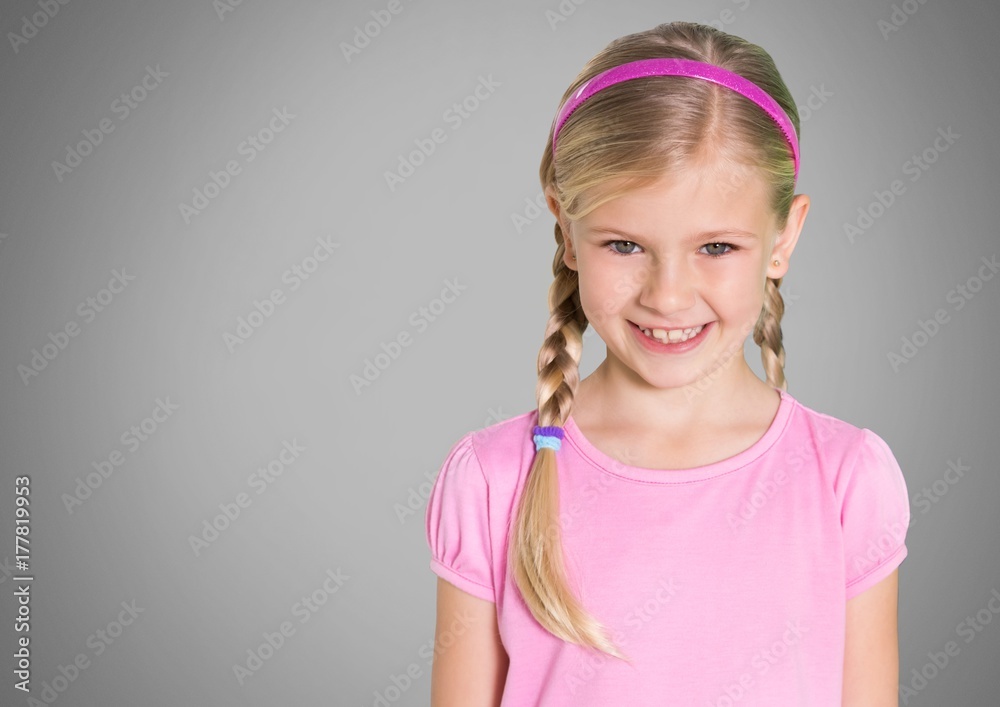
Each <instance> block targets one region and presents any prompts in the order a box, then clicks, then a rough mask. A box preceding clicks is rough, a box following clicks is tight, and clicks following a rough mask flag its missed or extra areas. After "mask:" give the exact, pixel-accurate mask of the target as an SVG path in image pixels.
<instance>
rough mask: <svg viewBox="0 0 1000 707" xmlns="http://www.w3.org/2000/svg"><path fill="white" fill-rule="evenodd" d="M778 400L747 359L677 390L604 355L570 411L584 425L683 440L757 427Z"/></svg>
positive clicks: (578, 393)
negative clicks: (659, 385)
mask: <svg viewBox="0 0 1000 707" xmlns="http://www.w3.org/2000/svg"><path fill="white" fill-rule="evenodd" d="M620 369H621V370H620ZM779 402H780V396H779V393H778V391H777V390H775V389H774V388H773V387H772V386H770V385H768V384H767V383H765V382H764V381H762V380H761V379H760V378H758V377H757V374H755V373H754V372H753V371H752V370H751V369H750V367H749V366H748V365H747V363H746V360H744V359H743V358H742V357H739V359H738V360H736V361H733V362H732V364H731V365H730V366H727V367H724V369H723V370H721V371H716V372H715V373H714V374H713V376H711V377H705V378H704V379H702V380H700V381H693V382H692V383H690V384H688V385H684V386H681V387H677V388H656V387H653V386H651V385H650V384H649V383H648V382H646V381H645V380H644V379H642V378H641V377H639V376H638V375H637V374H636V373H635V372H634V371H632V370H630V369H628V368H625V367H616V366H614V363H613V362H611V361H610V360H609V359H605V360H604V362H602V363H601V365H600V366H598V367H597V369H596V370H595V371H594V372H593V373H592V374H590V375H589V376H587V377H586V378H584V379H583V380H582V381H580V385H579V387H578V389H577V394H576V397H575V399H574V402H573V408H572V411H571V414H572V415H573V419H574V420H575V421H576V422H577V424H578V425H579V426H580V427H581V428H582V427H584V426H590V427H592V428H594V427H604V428H619V429H630V430H633V431H634V432H636V433H638V434H642V433H643V432H644V431H645V432H648V433H649V434H651V435H658V436H662V435H667V436H671V437H677V438H681V437H690V436H691V434H692V433H700V434H704V433H705V432H706V431H712V430H714V431H718V430H720V429H723V430H724V429H733V428H738V427H748V426H749V427H755V426H758V424H759V423H760V421H761V420H770V419H771V418H772V417H773V416H774V413H775V412H776V411H777V408H778V403H779Z"/></svg>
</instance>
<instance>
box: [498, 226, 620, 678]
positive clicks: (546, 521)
mask: <svg viewBox="0 0 1000 707" xmlns="http://www.w3.org/2000/svg"><path fill="white" fill-rule="evenodd" d="M555 233H556V242H557V243H558V244H559V245H558V248H557V249H556V256H555V260H554V261H553V264H552V272H553V274H554V276H555V280H554V281H553V283H552V286H551V287H550V288H549V311H550V312H551V315H550V316H549V321H548V325H547V326H546V328H545V340H544V342H543V344H542V348H541V351H540V352H539V354H538V385H537V388H536V396H537V398H538V423H537V424H538V425H539V426H543V427H548V426H559V427H561V426H563V425H564V423H565V422H566V419H567V418H568V417H569V414H570V409H571V408H572V406H573V399H574V397H575V395H576V389H577V386H578V384H579V382H580V356H581V354H582V352H583V332H584V331H585V330H586V328H587V318H586V315H584V313H583V308H582V307H581V306H580V290H579V287H578V279H577V273H576V271H574V270H572V269H570V268H568V267H566V264H565V263H564V262H563V254H564V252H565V244H564V242H563V237H562V230H561V228H560V227H559V224H558V223H557V224H556V226H555ZM509 551H510V556H509V558H508V561H509V563H510V565H511V566H512V567H513V573H514V581H515V583H516V585H517V588H518V590H519V591H520V593H521V596H522V598H523V599H524V602H525V604H526V605H527V607H528V609H530V611H531V613H532V615H533V616H534V617H535V619H536V620H537V621H538V623H539V624H541V625H542V626H543V627H544V628H545V629H546V630H548V631H549V632H550V633H552V634H553V635H555V636H558V637H559V638H561V639H563V640H565V641H568V642H570V643H576V644H579V645H583V646H588V647H591V648H596V649H598V650H601V651H604V652H605V653H608V654H610V655H613V656H616V657H618V658H622V659H623V660H628V658H627V657H625V656H624V655H623V654H622V653H621V652H620V651H619V650H618V648H617V647H616V646H615V645H614V644H613V643H612V642H611V641H610V640H609V639H608V638H607V636H606V635H605V632H604V627H603V626H602V625H601V624H600V622H598V621H597V620H596V619H595V618H594V617H593V616H591V615H590V614H589V613H588V612H587V611H586V610H585V609H584V608H583V606H582V605H581V603H580V601H579V600H578V599H577V598H576V596H574V594H573V593H572V591H570V588H569V583H568V581H567V575H566V568H565V562H564V557H563V547H562V541H561V538H560V526H559V476H558V467H557V464H556V453H555V450H553V449H548V448H542V449H539V450H538V451H536V452H535V459H534V462H533V463H532V466H531V470H530V472H529V475H528V480H527V482H526V483H525V487H524V490H523V492H522V494H521V499H520V503H519V504H518V509H517V516H516V519H515V521H514V524H513V536H512V538H511V542H510V550H509Z"/></svg>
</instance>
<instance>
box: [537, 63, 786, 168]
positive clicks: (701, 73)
mask: <svg viewBox="0 0 1000 707" xmlns="http://www.w3.org/2000/svg"><path fill="white" fill-rule="evenodd" d="M646 76H690V77H693V78H697V79H705V80H706V81H712V82H713V83H717V84H720V85H722V86H725V87H727V88H731V89H732V90H734V91H736V92H737V93H739V94H741V95H743V96H745V97H747V98H749V99H750V100H751V101H753V102H754V103H756V104H757V105H758V106H760V107H761V108H763V109H764V112H765V113H767V114H768V115H769V116H771V119H772V120H774V122H775V123H777V124H778V127H779V128H781V132H783V133H784V134H785V139H786V140H788V144H789V146H790V147H791V148H792V157H793V158H794V160H795V177H796V179H797V178H798V176H799V141H798V137H797V135H796V133H795V126H794V125H792V121H790V120H789V119H788V116H787V115H786V114H785V111H784V110H782V108H781V106H780V105H778V103H777V101H775V100H774V99H773V98H771V96H769V95H768V94H767V92H766V91H764V90H763V89H762V88H761V87H760V86H758V85H757V84H755V83H753V82H752V81H749V80H747V79H745V78H743V77H742V76H740V75H738V74H734V73H733V72H732V71H729V70H727V69H723V68H722V67H721V66H716V65H715V64H707V63H705V62H702V61H694V60H692V59H668V58H662V59H640V60H639V61H632V62H629V63H627V64H621V65H619V66H615V67H612V68H610V69H608V70H607V71H604V72H602V73H600V74H598V75H597V76H594V77H593V78H591V79H590V80H589V81H587V82H586V83H584V84H583V85H582V86H580V88H578V89H577V90H576V92H575V93H573V95H571V96H570V97H569V98H568V99H567V100H566V103H564V104H563V106H562V108H561V109H560V110H559V114H558V115H557V116H556V120H555V123H554V125H555V127H554V129H553V132H552V153H553V155H554V154H555V149H556V137H557V136H558V135H559V131H560V130H561V129H562V126H563V123H565V122H566V120H567V119H568V118H569V116H570V115H571V114H572V113H573V111H575V110H576V109H577V108H579V107H580V104H581V103H583V102H584V101H586V100H587V99H588V98H590V97H591V96H593V95H594V94H595V93H597V92H598V91H600V90H602V89H605V88H607V87H608V86H612V85H614V84H616V83H621V82H622V81H629V80H631V79H638V78H643V77H646Z"/></svg>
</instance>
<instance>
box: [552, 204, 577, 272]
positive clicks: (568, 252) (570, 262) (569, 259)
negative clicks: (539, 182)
mask: <svg viewBox="0 0 1000 707" xmlns="http://www.w3.org/2000/svg"><path fill="white" fill-rule="evenodd" d="M545 203H546V204H548V207H549V211H551V212H552V215H553V216H555V217H556V221H558V222H559V229H560V230H561V231H562V236H563V243H564V244H565V252H564V253H563V262H564V263H565V264H566V267H568V268H569V269H570V270H576V260H575V259H574V257H573V256H574V255H576V253H575V252H574V251H573V237H572V234H571V233H570V230H569V224H568V223H567V221H566V219H564V218H563V213H562V209H561V208H559V201H558V199H556V192H555V188H554V187H553V186H551V185H550V186H547V187H545Z"/></svg>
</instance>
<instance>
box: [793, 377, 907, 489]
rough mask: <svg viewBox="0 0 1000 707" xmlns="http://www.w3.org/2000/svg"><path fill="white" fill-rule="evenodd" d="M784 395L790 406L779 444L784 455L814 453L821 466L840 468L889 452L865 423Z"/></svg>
mask: <svg viewBox="0 0 1000 707" xmlns="http://www.w3.org/2000/svg"><path fill="white" fill-rule="evenodd" d="M786 395H787V393H786ZM787 397H788V402H789V405H790V410H789V415H788V419H787V422H786V429H785V431H784V434H783V435H782V437H781V445H780V446H781V448H782V452H783V454H785V455H786V457H788V456H790V455H795V454H798V455H800V456H806V455H814V456H815V457H816V458H817V460H818V461H819V462H820V465H821V466H824V467H827V468H828V469H830V470H832V471H843V470H844V469H845V468H851V467H854V466H856V465H857V464H858V463H859V461H864V460H865V459H867V458H870V457H873V456H875V457H878V456H882V457H885V456H887V455H888V456H891V454H892V453H891V451H890V450H889V445H888V444H887V443H886V441H885V440H884V439H883V438H882V437H881V436H879V435H878V434H877V433H875V432H874V431H873V430H871V429H869V428H868V427H863V426H861V425H858V424H854V423H853V422H850V421H849V420H846V419H843V418H840V417H836V416H834V415H832V414H829V413H825V412H820V411H819V410H816V409H814V408H812V407H809V406H807V405H804V404H803V403H801V402H800V401H798V400H797V399H795V398H794V397H792V396H790V395H788V396H787Z"/></svg>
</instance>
